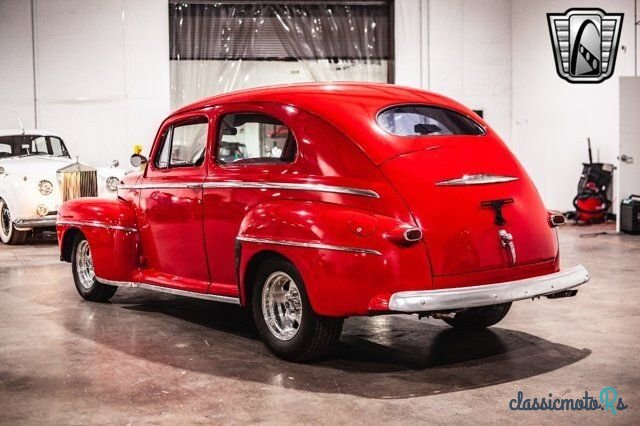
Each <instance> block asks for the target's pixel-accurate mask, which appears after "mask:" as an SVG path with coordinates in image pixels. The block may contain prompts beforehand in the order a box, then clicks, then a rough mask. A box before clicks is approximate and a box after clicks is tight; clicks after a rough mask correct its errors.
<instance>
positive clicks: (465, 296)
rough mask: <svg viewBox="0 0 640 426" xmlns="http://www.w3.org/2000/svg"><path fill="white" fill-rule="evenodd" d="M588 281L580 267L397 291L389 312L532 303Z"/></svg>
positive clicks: (390, 300) (390, 301)
mask: <svg viewBox="0 0 640 426" xmlns="http://www.w3.org/2000/svg"><path fill="white" fill-rule="evenodd" d="M587 281H589V272H587V270H586V268H585V267H584V266H582V265H578V266H574V267H573V268H569V269H566V270H563V271H560V272H555V273H552V274H548V275H542V276H538V277H533V278H525V279H522V280H517V281H509V282H504V283H498V284H487V285H478V286H472V287H457V288H446V289H441V290H419V291H401V292H398V293H394V294H392V295H391V298H390V299H389V310H390V311H397V312H431V311H446V310H452V309H464V308H473V307H478V306H489V305H497V304H500V303H507V302H515V301H517V300H524V299H532V298H534V297H540V296H545V295H549V294H553V293H559V292H562V291H565V290H570V289H573V288H575V287H578V286H580V285H582V284H585V283H586V282H587Z"/></svg>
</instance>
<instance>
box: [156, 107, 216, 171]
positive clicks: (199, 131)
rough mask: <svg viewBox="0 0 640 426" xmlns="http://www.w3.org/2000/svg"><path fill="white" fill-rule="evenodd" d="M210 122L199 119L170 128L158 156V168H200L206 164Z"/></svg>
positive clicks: (165, 133) (165, 134)
mask: <svg viewBox="0 0 640 426" xmlns="http://www.w3.org/2000/svg"><path fill="white" fill-rule="evenodd" d="M208 128H209V126H208V120H207V119H206V118H205V117H202V118H200V117H198V118H196V119H191V120H188V121H186V122H183V123H178V124H175V125H172V126H170V127H169V128H167V129H166V130H165V132H164V135H163V136H162V147H161V149H160V151H159V152H158V154H157V156H156V167H157V168H159V169H167V168H172V167H198V166H200V165H202V163H203V162H204V153H205V150H206V147H207V134H208Z"/></svg>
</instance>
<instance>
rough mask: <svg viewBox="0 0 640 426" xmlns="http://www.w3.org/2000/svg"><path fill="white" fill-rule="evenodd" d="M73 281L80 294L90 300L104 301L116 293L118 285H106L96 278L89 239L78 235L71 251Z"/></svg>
mask: <svg viewBox="0 0 640 426" xmlns="http://www.w3.org/2000/svg"><path fill="white" fill-rule="evenodd" d="M71 268H72V270H73V281H74V282H75V284H76V289H77V290H78V293H80V296H82V297H83V298H84V299H85V300H89V301H91V302H106V301H108V300H109V299H111V297H112V296H113V295H114V294H115V293H116V290H117V289H118V287H115V286H112V285H106V284H102V283H100V282H98V280H96V274H95V272H94V270H93V258H92V257H91V248H90V247H89V241H87V239H86V238H85V237H84V235H78V236H77V237H76V240H75V241H74V243H73V249H72V251H71Z"/></svg>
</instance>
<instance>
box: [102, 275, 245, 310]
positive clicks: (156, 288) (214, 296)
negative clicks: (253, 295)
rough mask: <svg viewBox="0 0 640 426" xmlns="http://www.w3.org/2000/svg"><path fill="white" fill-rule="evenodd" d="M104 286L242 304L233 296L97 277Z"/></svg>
mask: <svg viewBox="0 0 640 426" xmlns="http://www.w3.org/2000/svg"><path fill="white" fill-rule="evenodd" d="M96 279H97V280H98V281H100V282H101V283H102V284H107V285H113V286H117V287H132V288H143V289H145V290H151V291H159V292H161V293H169V294H174V295H176V296H184V297H192V298H195V299H204V300H212V301H214V302H223V303H231V304H234V305H239V304H240V299H239V298H237V297H231V296H220V295H217V294H206V293H196V292H194V291H187V290H178V289H177V288H169V287H162V286H159V285H154V284H147V283H138V282H129V281H112V280H107V279H104V278H99V277H96Z"/></svg>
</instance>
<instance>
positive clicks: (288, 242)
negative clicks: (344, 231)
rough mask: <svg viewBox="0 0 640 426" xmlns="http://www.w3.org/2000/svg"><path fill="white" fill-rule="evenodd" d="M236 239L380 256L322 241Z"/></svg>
mask: <svg viewBox="0 0 640 426" xmlns="http://www.w3.org/2000/svg"><path fill="white" fill-rule="evenodd" d="M236 239H237V240H238V241H243V242H247V243H259V244H275V245H279V246H291V247H304V248H316V249H320V250H335V251H346V252H349V253H361V254H373V255H376V256H382V253H380V252H379V251H378V250H372V249H367V248H360V247H346V246H336V245H332V244H323V243H313V242H304V241H291V240H272V239H268V238H253V237H242V236H240V237H237V238H236Z"/></svg>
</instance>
